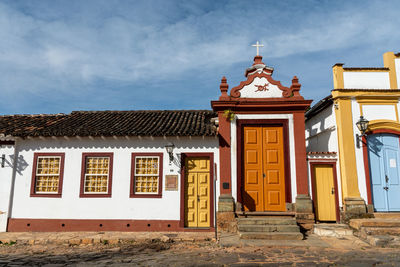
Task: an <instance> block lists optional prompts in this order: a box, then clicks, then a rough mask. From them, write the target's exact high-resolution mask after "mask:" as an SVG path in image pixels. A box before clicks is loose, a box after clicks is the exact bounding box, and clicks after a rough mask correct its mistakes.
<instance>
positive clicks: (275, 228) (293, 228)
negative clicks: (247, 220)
mask: <svg viewBox="0 0 400 267" xmlns="http://www.w3.org/2000/svg"><path fill="white" fill-rule="evenodd" d="M238 229H239V231H240V232H300V228H299V227H298V226H297V225H251V224H248V225H238Z"/></svg>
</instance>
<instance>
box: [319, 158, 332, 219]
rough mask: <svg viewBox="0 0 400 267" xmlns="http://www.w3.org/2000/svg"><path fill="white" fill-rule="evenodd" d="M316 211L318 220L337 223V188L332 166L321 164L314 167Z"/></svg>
mask: <svg viewBox="0 0 400 267" xmlns="http://www.w3.org/2000/svg"><path fill="white" fill-rule="evenodd" d="M314 174H315V175H314V177H315V187H316V188H315V192H316V196H315V198H316V199H314V201H315V206H316V207H315V209H316V215H317V220H319V221H336V203H335V187H334V184H333V168H332V165H327V164H321V165H315V166H314Z"/></svg>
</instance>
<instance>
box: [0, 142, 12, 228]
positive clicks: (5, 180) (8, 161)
mask: <svg viewBox="0 0 400 267" xmlns="http://www.w3.org/2000/svg"><path fill="white" fill-rule="evenodd" d="M3 154H4V155H5V164H4V168H2V167H1V166H0V232H5V231H6V230H7V218H8V214H9V210H8V209H9V203H10V202H9V200H10V192H11V183H12V175H13V166H14V146H9V145H7V146H2V147H0V164H1V156H2V155H3Z"/></svg>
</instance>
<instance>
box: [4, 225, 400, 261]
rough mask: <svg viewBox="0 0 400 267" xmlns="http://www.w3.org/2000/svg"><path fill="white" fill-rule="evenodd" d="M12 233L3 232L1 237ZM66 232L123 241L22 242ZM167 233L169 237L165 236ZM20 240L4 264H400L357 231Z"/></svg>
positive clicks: (9, 247) (399, 256)
mask: <svg viewBox="0 0 400 267" xmlns="http://www.w3.org/2000/svg"><path fill="white" fill-rule="evenodd" d="M10 234H11V233H7V235H5V234H0V239H3V238H4V236H8V237H9V238H10ZM60 234H61V236H63V237H64V238H66V237H67V236H70V237H74V238H76V239H80V240H84V239H86V238H88V237H89V238H93V239H95V238H96V237H97V235H101V236H103V237H105V238H108V239H103V240H117V239H119V241H118V242H108V243H107V242H99V243H95V242H93V243H88V244H85V243H84V242H80V244H71V243H69V242H63V243H59V244H58V243H56V242H52V241H48V242H42V243H36V242H33V245H29V241H28V242H25V243H22V241H19V240H22V237H23V238H24V240H45V237H53V238H54V237H57V239H56V240H59V239H62V238H60V236H58V235H60ZM123 235H127V236H129V238H127V237H125V236H123ZM168 235H175V236H172V237H169V236H168ZM207 235H208V236H207ZM33 236H34V238H33ZM14 237H15V236H14ZM163 237H167V238H168V239H167V238H164V239H165V240H164V241H162V240H161V238H163ZM225 238H229V236H228V237H225ZM100 240H102V239H101V237H100ZM16 241H17V243H15V244H14V243H12V242H11V243H8V244H2V245H0V266H19V265H27V266H84V265H96V266H110V265H111V266H400V253H399V250H398V249H389V248H376V247H372V246H370V245H369V244H367V243H364V242H363V241H360V240H359V239H358V238H356V237H354V236H346V237H341V238H337V237H318V236H316V235H311V236H309V237H308V239H307V240H297V241H295V242H294V241H280V242H277V241H266V240H257V242H256V243H244V242H239V243H236V244H235V243H233V244H230V245H227V244H225V245H224V246H221V245H220V243H217V242H215V240H213V239H212V236H210V233H167V234H165V233H108V232H106V233H51V234H50V233H31V234H29V233H21V234H19V238H17V239H16ZM247 241H248V240H247ZM221 244H222V243H221Z"/></svg>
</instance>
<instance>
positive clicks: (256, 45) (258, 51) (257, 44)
mask: <svg viewBox="0 0 400 267" xmlns="http://www.w3.org/2000/svg"><path fill="white" fill-rule="evenodd" d="M251 46H255V47H257V56H258V55H259V54H260V47H263V46H264V45H263V44H260V43H259V42H258V41H257V43H256V44H253V45H251Z"/></svg>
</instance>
